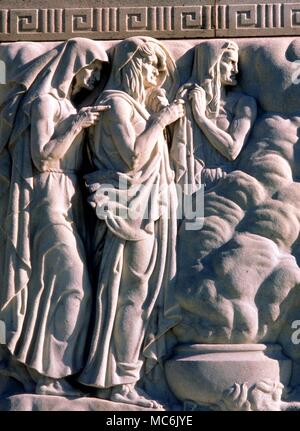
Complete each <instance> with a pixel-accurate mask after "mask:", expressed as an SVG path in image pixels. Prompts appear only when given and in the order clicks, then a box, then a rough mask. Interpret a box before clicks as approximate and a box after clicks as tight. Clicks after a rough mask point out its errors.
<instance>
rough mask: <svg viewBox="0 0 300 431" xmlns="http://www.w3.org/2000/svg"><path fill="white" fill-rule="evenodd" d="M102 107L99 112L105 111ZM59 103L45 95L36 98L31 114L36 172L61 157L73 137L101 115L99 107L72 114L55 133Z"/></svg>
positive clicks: (32, 145)
mask: <svg viewBox="0 0 300 431" xmlns="http://www.w3.org/2000/svg"><path fill="white" fill-rule="evenodd" d="M105 108H106V107H104V106H103V107H101V109H100V110H106V109H107V108H106V109H105ZM58 109H59V104H58V103H57V102H56V100H55V99H54V98H53V97H52V96H48V95H45V96H43V97H40V98H38V99H36V101H35V102H34V103H33V106H32V111H31V121H32V123H31V124H32V127H31V153H32V158H33V162H34V164H35V166H36V167H37V169H39V170H42V171H43V170H44V169H46V168H47V164H48V163H51V162H52V161H54V160H60V159H62V158H63V157H64V155H65V153H66V152H67V151H68V149H69V148H70V146H71V145H72V143H73V141H74V138H75V137H76V136H77V135H78V134H79V133H80V132H81V130H82V129H83V128H85V127H89V126H91V125H92V124H94V123H95V122H96V121H97V120H98V118H99V115H100V110H99V107H94V108H91V107H89V108H83V109H81V110H80V111H79V113H78V114H76V113H75V114H72V115H70V116H69V117H68V118H66V119H65V120H64V126H63V127H62V128H61V130H60V132H59V133H57V131H56V129H55V126H56V122H55V117H56V116H57V112H58Z"/></svg>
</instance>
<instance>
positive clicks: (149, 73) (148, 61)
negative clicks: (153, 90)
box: [142, 54, 159, 89]
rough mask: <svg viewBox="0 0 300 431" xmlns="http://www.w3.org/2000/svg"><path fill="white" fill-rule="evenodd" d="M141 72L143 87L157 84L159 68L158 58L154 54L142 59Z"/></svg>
mask: <svg viewBox="0 0 300 431" xmlns="http://www.w3.org/2000/svg"><path fill="white" fill-rule="evenodd" d="M142 74H143V83H144V87H145V89H147V88H150V87H156V86H157V78H158V76H159V70H158V60H157V56H156V55H155V54H153V55H150V56H149V57H146V58H144V59H143V65H142Z"/></svg>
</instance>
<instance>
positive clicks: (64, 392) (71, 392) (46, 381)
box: [35, 377, 84, 397]
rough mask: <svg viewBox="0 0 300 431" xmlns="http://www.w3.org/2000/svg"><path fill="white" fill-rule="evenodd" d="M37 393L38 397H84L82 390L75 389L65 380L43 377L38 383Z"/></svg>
mask: <svg viewBox="0 0 300 431" xmlns="http://www.w3.org/2000/svg"><path fill="white" fill-rule="evenodd" d="M35 393H36V394H38V395H57V396H64V397H83V396H84V394H83V393H82V392H81V391H80V390H78V389H76V388H73V386H72V385H70V383H68V382H67V381H66V380H65V379H51V378H49V377H43V378H41V379H40V380H39V381H38V383H37V385H36V390H35Z"/></svg>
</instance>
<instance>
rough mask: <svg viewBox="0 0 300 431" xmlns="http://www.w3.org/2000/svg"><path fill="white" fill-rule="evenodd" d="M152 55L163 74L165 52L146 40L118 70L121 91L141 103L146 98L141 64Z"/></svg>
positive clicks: (164, 70)
mask: <svg viewBox="0 0 300 431" xmlns="http://www.w3.org/2000/svg"><path fill="white" fill-rule="evenodd" d="M153 55H156V57H157V60H158V63H157V68H158V71H159V73H160V74H165V73H166V70H167V68H166V56H165V53H164V52H163V51H162V50H161V49H160V47H159V45H157V44H154V43H151V42H147V43H145V44H144V45H143V46H141V47H139V48H138V50H137V51H136V53H135V55H134V56H133V57H132V59H131V61H129V62H127V64H125V66H124V67H122V69H121V70H120V73H121V82H122V86H123V91H125V92H126V93H127V94H129V95H130V96H131V97H132V98H133V99H135V100H136V101H138V102H139V103H142V104H144V103H145V99H146V91H145V88H144V84H143V74H142V66H143V63H144V62H147V61H148V59H149V57H151V56H153Z"/></svg>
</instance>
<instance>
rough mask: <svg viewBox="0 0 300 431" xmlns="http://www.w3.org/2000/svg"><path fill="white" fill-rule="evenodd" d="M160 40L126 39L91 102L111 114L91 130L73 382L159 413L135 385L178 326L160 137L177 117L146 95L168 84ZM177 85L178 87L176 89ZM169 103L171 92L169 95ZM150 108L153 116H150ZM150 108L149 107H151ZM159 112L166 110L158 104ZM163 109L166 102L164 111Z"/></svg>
mask: <svg viewBox="0 0 300 431" xmlns="http://www.w3.org/2000/svg"><path fill="white" fill-rule="evenodd" d="M174 71H175V68H174V63H173V61H172V59H171V57H170V55H169V54H168V52H167V51H166V49H165V48H164V47H163V45H162V44H160V43H159V42H158V41H156V40H155V39H152V38H147V37H136V38H130V39H127V40H124V41H123V42H121V43H120V44H119V45H118V46H117V47H116V49H115V52H114V58H113V66H112V72H111V77H110V80H109V82H108V84H107V87H106V89H105V91H104V93H103V94H102V96H101V99H100V100H99V101H98V103H101V104H102V103H103V104H105V105H110V106H111V109H110V110H109V111H107V112H105V113H104V114H103V116H102V117H101V118H100V121H99V123H98V124H97V125H96V127H95V130H94V133H93V136H92V139H91V151H92V159H93V162H94V164H95V169H96V171H95V172H94V173H93V174H91V175H90V176H89V177H87V181H88V184H89V187H90V191H91V192H95V190H96V189H97V188H98V190H97V191H96V192H95V193H94V195H93V194H92V195H91V202H92V203H94V205H95V207H96V212H97V216H98V218H99V221H98V225H97V227H96V232H95V241H94V244H95V263H96V265H95V266H96V267H98V271H99V275H98V280H99V282H98V292H97V300H96V322H95V326H94V333H93V339H92V343H91V348H90V353H89V357H88V361H87V364H86V367H85V369H84V371H83V373H82V374H81V376H80V381H81V382H82V383H84V384H86V385H91V386H94V387H96V388H99V389H110V390H111V393H110V398H111V399H112V400H114V401H117V402H125V403H131V404H139V405H141V406H145V407H157V403H156V402H155V401H153V400H151V399H150V398H149V397H148V396H147V395H146V394H145V393H143V392H142V391H141V390H140V389H138V387H137V386H136V383H137V382H138V381H139V380H140V378H141V377H142V375H143V373H147V371H149V370H150V369H151V368H152V367H153V365H154V364H155V363H157V361H158V359H159V358H161V357H163V356H164V355H165V354H166V345H165V344H166V339H165V337H164V335H165V333H166V332H167V331H168V329H170V328H171V327H173V326H174V324H175V323H176V322H178V319H179V317H178V308H177V306H176V304H175V303H174V298H173V295H169V294H168V292H169V287H170V283H171V282H172V280H173V278H174V275H175V270H176V259H175V244H176V225H177V223H176V205H177V203H176V189H175V184H174V173H173V171H172V170H171V169H170V165H169V154H168V146H167V142H166V140H165V137H164V133H163V132H164V128H165V127H166V126H167V125H168V124H171V123H173V122H174V121H176V120H177V119H178V118H180V117H181V116H182V115H183V105H182V104H181V103H179V102H176V101H175V102H173V103H171V104H170V105H169V106H167V107H164V108H163V109H161V110H160V109H158V105H159V103H158V102H159V101H158V100H155V97H151V96H153V91H157V94H160V97H161V93H159V91H158V90H159V89H160V88H161V86H162V84H163V83H164V81H165V80H166V78H167V77H168V78H169V82H172V79H174V76H175V75H174ZM173 84H175V81H173ZM169 94H172V89H171V88H169ZM149 100H151V104H152V106H151V107H152V108H153V109H152V111H158V112H157V113H156V114H152V115H150V113H149V109H150V107H149V103H150V102H149ZM154 105H155V106H154ZM162 105H164V104H163V103H162ZM165 105H166V103H165Z"/></svg>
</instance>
